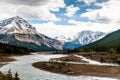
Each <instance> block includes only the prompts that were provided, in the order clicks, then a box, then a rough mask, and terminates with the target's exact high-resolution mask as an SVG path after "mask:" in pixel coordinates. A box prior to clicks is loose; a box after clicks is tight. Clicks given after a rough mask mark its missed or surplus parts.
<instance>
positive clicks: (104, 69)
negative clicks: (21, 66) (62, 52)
mask: <svg viewBox="0 0 120 80" xmlns="http://www.w3.org/2000/svg"><path fill="white" fill-rule="evenodd" d="M84 59H85V58H84ZM84 59H83V58H80V56H78V55H75V54H71V55H68V56H65V57H60V58H51V59H49V61H48V62H47V61H42V62H36V63H33V64H32V66H34V67H35V68H38V69H41V70H45V71H49V72H53V73H58V74H65V75H72V76H80V75H85V76H99V77H111V78H117V79H120V66H114V65H112V64H108V65H107V64H102V63H99V64H98V63H94V62H93V64H92V63H89V62H87V60H86V61H85V60H84Z"/></svg>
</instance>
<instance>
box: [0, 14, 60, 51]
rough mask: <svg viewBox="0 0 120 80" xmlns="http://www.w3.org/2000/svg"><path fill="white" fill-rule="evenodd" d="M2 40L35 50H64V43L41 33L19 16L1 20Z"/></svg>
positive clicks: (0, 40)
mask: <svg viewBox="0 0 120 80" xmlns="http://www.w3.org/2000/svg"><path fill="white" fill-rule="evenodd" d="M0 42H2V43H7V44H12V45H17V46H22V47H27V48H29V49H33V50H35V51H48V50H62V43H61V42H60V41H58V40H55V39H51V38H49V37H47V36H45V35H43V34H40V33H38V32H37V31H36V29H35V28H34V27H33V26H32V25H30V24H29V23H28V22H27V21H26V20H24V19H23V18H21V17H19V16H15V17H12V18H9V19H5V20H3V21H0Z"/></svg>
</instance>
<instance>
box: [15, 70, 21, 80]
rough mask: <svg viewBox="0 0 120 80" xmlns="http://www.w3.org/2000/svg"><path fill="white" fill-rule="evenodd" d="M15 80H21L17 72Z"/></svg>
mask: <svg viewBox="0 0 120 80" xmlns="http://www.w3.org/2000/svg"><path fill="white" fill-rule="evenodd" d="M14 80H20V79H19V77H18V73H17V72H16V73H15V78H14Z"/></svg>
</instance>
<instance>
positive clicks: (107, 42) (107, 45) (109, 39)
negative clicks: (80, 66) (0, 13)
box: [78, 30, 120, 52]
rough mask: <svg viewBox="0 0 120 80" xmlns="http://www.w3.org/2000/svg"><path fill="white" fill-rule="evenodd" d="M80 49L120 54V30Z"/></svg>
mask: <svg viewBox="0 0 120 80" xmlns="http://www.w3.org/2000/svg"><path fill="white" fill-rule="evenodd" d="M78 49H79V50H80V51H108V52H120V30H117V31H115V32H112V33H110V34H108V35H107V36H105V37H104V38H102V39H100V40H98V41H96V42H93V43H91V44H88V45H85V46H83V47H81V48H78Z"/></svg>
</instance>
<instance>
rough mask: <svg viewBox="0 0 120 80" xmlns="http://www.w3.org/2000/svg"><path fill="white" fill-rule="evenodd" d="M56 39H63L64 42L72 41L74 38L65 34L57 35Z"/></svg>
mask: <svg viewBox="0 0 120 80" xmlns="http://www.w3.org/2000/svg"><path fill="white" fill-rule="evenodd" d="M54 39H56V40H59V41H61V42H63V43H64V42H69V41H72V38H70V37H66V36H64V35H60V36H57V37H55V38H54Z"/></svg>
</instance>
